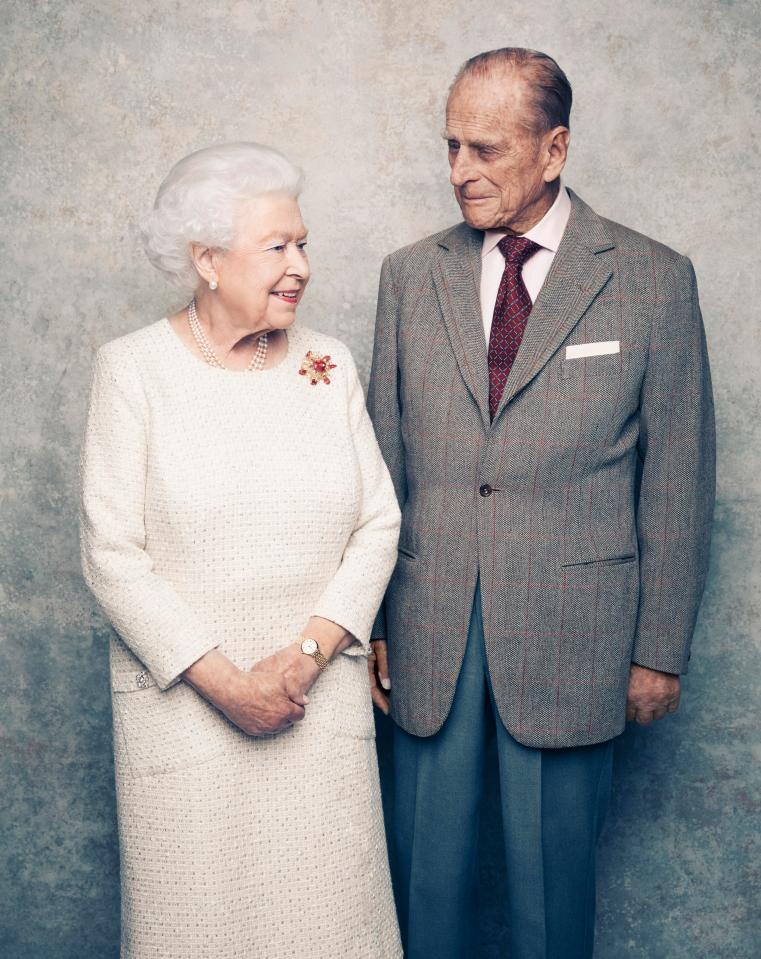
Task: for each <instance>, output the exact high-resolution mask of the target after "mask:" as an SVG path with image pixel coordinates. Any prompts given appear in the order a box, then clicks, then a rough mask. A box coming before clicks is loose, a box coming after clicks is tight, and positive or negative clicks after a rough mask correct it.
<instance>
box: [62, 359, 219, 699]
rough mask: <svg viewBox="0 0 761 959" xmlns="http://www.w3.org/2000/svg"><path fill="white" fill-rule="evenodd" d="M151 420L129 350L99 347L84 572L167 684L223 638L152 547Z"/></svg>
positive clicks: (84, 499) (83, 528)
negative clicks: (148, 511)
mask: <svg viewBox="0 0 761 959" xmlns="http://www.w3.org/2000/svg"><path fill="white" fill-rule="evenodd" d="M147 422H148V410H147V403H146V399H145V394H144V392H143V388H142V386H141V380H140V374H139V371H138V369H137V365H136V364H135V363H134V361H133V360H132V358H131V355H130V354H129V352H128V351H127V350H119V351H118V353H117V352H116V351H114V350H113V347H109V346H106V347H103V348H101V349H100V350H99V351H98V353H97V355H96V358H95V371H94V377H93V385H92V392H91V396H90V408H89V412H88V417H87V427H86V431H85V442H84V446H83V449H82V456H81V462H80V474H81V504H80V542H81V553H82V570H83V573H84V578H85V581H86V583H87V585H88V586H89V587H90V589H91V590H92V592H93V593H94V595H95V598H96V599H97V600H98V602H99V603H100V605H101V607H102V608H103V611H104V612H105V614H106V615H107V616H108V618H109V619H110V620H111V623H112V624H113V626H114V628H115V629H116V631H117V632H118V633H119V635H120V636H121V638H122V639H123V640H124V642H125V643H126V644H127V646H128V647H129V648H130V649H131V650H132V652H133V653H134V654H135V656H137V657H138V659H140V660H141V661H142V662H143V663H144V664H145V666H146V667H147V669H148V670H149V672H150V673H151V675H152V676H153V678H154V679H155V680H156V683H157V684H158V686H159V687H160V688H161V689H167V688H168V687H169V686H172V685H174V683H176V682H178V681H179V679H180V674H181V673H182V672H183V671H184V670H185V669H187V668H188V666H190V665H192V664H193V663H194V662H196V660H198V659H200V658H201V656H203V655H204V653H207V652H209V650H211V649H213V648H214V647H215V646H217V645H218V642H217V641H214V640H212V639H211V638H210V637H209V636H207V635H205V634H204V631H203V629H201V628H200V627H199V624H198V618H197V617H196V616H195V615H194V614H193V610H192V609H191V608H190V607H189V606H188V604H187V603H186V602H185V601H184V599H182V597H180V596H179V595H178V594H177V592H176V591H175V590H174V589H173V587H172V586H171V585H170V584H169V583H168V582H166V581H165V580H164V579H162V578H161V577H160V576H157V575H156V573H155V572H154V571H153V562H152V561H151V557H150V556H149V555H148V553H147V552H146V531H145V485H146V471H147V440H148V426H147Z"/></svg>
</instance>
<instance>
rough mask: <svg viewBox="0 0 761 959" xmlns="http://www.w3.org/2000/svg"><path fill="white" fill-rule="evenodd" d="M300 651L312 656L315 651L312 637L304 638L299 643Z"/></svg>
mask: <svg viewBox="0 0 761 959" xmlns="http://www.w3.org/2000/svg"><path fill="white" fill-rule="evenodd" d="M301 652H302V653H306V654H307V656H313V655H314V654H315V653H316V652H317V643H316V642H315V641H314V640H313V639H305V640H304V642H303V643H302V644H301Z"/></svg>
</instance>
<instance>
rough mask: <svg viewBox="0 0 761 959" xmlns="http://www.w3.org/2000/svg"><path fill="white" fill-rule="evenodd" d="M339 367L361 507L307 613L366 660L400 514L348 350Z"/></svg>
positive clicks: (393, 553)
mask: <svg viewBox="0 0 761 959" xmlns="http://www.w3.org/2000/svg"><path fill="white" fill-rule="evenodd" d="M343 362H344V363H345V364H346V367H347V370H348V376H347V380H348V398H347V402H348V427H347V428H348V429H349V430H350V433H351V437H352V441H353V443H354V449H355V453H356V458H357V462H358V464H359V471H360V483H361V494H360V508H359V514H358V516H357V520H356V524H355V526H354V530H353V532H352V534H351V536H350V538H349V541H348V543H347V544H346V547H345V549H344V553H343V557H342V559H341V565H340V566H339V567H338V570H337V571H336V573H335V575H334V576H333V577H332V579H331V580H330V582H329V583H328V584H327V586H326V588H325V590H324V591H323V593H322V595H321V596H320V599H319V600H318V602H317V606H316V607H315V608H314V609H313V610H312V614H313V615H314V616H322V617H324V618H325V619H329V620H331V621H332V622H334V623H339V624H340V625H341V626H343V628H344V629H346V630H347V631H348V632H350V633H351V634H352V635H353V636H354V637H355V638H356V639H357V640H359V643H360V645H359V646H358V645H357V644H353V645H352V646H349V647H348V649H346V650H344V653H345V654H348V655H350V656H351V655H366V654H367V653H369V651H370V635H371V627H372V623H373V618H374V617H375V614H376V612H377V610H378V607H379V605H380V602H381V600H382V598H383V594H384V592H385V590H386V586H387V585H388V581H389V579H390V578H391V573H392V572H393V570H394V565H395V563H396V555H397V553H396V545H397V542H398V540H399V524H400V514H399V507H398V505H397V502H396V496H395V495H394V487H393V485H392V483H391V478H390V476H389V474H388V469H387V468H386V464H385V463H384V462H383V457H382V456H381V452H380V449H379V448H378V443H377V440H376V438H375V433H374V432H373V426H372V423H371V422H370V417H369V416H368V414H367V407H366V406H365V396H364V393H363V391H362V384H361V383H360V381H359V377H358V375H357V370H356V367H355V366H354V361H353V359H352V357H351V355H350V353H349V351H348V350H347V351H346V352H345V355H344V360H343Z"/></svg>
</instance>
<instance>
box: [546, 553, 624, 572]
mask: <svg viewBox="0 0 761 959" xmlns="http://www.w3.org/2000/svg"><path fill="white" fill-rule="evenodd" d="M636 559H637V555H636V553H626V554H625V555H623V556H609V557H606V558H604V559H596V558H595V559H582V560H573V561H571V562H570V563H561V564H560V565H561V566H563V567H566V568H567V567H569V566H621V565H623V564H624V563H633V562H634V561H635V560H636Z"/></svg>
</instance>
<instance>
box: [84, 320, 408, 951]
mask: <svg viewBox="0 0 761 959" xmlns="http://www.w3.org/2000/svg"><path fill="white" fill-rule="evenodd" d="M288 340H289V347H288V354H287V356H286V358H285V360H284V361H283V362H282V363H281V364H280V365H279V366H277V367H273V368H272V369H269V370H264V371H262V372H259V373H237V372H233V371H227V370H219V369H214V368H212V367H210V366H208V365H206V364H204V363H203V362H202V361H201V360H199V359H197V358H196V357H195V356H193V354H191V353H190V352H189V351H188V350H187V348H186V347H185V345H184V344H183V343H182V342H181V341H180V339H179V338H178V336H177V334H176V333H175V332H174V330H173V329H172V327H171V326H170V324H169V321H168V320H166V319H164V320H161V321H159V322H158V323H154V324H152V325H151V326H147V327H144V328H143V329H141V330H138V331H137V332H135V333H131V334H129V335H127V336H124V337H122V338H120V339H118V340H115V341H113V342H111V343H108V344H107V345H106V346H104V347H102V348H101V349H100V350H99V351H98V354H97V357H96V363H95V376H94V382H93V388H92V396H91V401H90V412H89V417H88V425H87V431H86V440H85V445H84V450H83V456H82V489H83V496H82V551H83V567H84V573H85V578H86V580H87V583H88V585H89V586H90V588H91V589H92V591H93V592H94V594H95V596H96V597H97V599H98V601H99V602H100V604H101V606H102V607H103V609H104V610H105V612H106V614H107V615H108V617H109V618H110V620H111V622H112V623H113V626H114V628H115V633H114V635H113V638H112V641H111V681H112V690H113V716H114V752H115V761H116V777H117V802H118V819H119V838H120V846H121V876H122V953H121V954H122V957H125V959H281V957H282V959H285V957H289V959H291V957H309V959H337V957H347V959H385V957H399V956H401V946H400V944H399V933H398V928H397V923H396V915H395V911H394V904H393V899H392V893H391V884H390V879H389V871H388V861H387V856H386V845H385V838H384V830H383V817H382V809H381V801H380V790H379V783H378V767H377V759H376V754H375V741H374V726H373V716H372V703H371V700H370V694H369V687H368V681H367V660H366V654H367V651H368V643H369V637H370V629H371V624H372V622H373V617H374V615H375V612H376V610H377V607H378V606H379V604H380V601H381V597H382V595H383V592H384V590H385V587H386V584H387V581H388V579H389V577H390V575H391V572H392V569H393V566H394V564H395V561H396V543H397V537H398V531H399V510H398V507H397V503H396V498H395V496H394V491H393V487H392V484H391V480H390V478H389V475H388V471H387V469H386V466H385V464H384V462H383V459H382V457H381V454H380V451H379V449H378V446H377V443H376V441H375V436H374V433H373V430H372V426H371V424H370V420H369V418H368V416H367V412H366V410H365V404H364V397H363V394H362V388H361V385H360V382H359V379H358V377H357V373H356V370H355V367H354V363H353V361H352V358H351V356H350V354H349V351H348V350H347V349H346V347H345V346H343V345H342V344H341V343H339V342H338V341H337V340H334V339H332V338H331V337H328V336H325V335H324V334H321V333H317V332H314V331H312V330H309V329H307V328H305V327H301V326H298V325H296V326H294V327H292V328H291V329H290V330H289V331H288ZM307 351H312V353H313V354H316V355H324V354H329V355H330V356H331V358H332V359H331V362H332V363H334V364H335V369H333V370H331V371H330V377H329V378H330V383H327V382H323V381H322V380H320V381H319V382H318V383H317V384H316V385H312V384H311V383H310V380H309V377H307V376H303V375H300V374H299V369H300V366H301V364H302V361H303V360H304V358H305V354H306V353H307ZM311 615H318V616H324V617H326V618H327V619H330V620H333V621H334V622H336V623H340V624H341V625H342V626H344V627H345V628H346V629H348V630H349V631H350V632H351V633H353V634H354V636H355V637H357V640H358V642H357V643H355V644H354V645H353V646H352V647H350V648H349V649H348V650H347V651H346V652H344V653H341V654H339V655H338V656H336V657H335V658H334V659H333V661H332V662H331V664H330V665H329V666H328V668H327V669H326V670H325V672H324V673H323V674H322V675H321V676H320V677H319V679H318V680H317V682H316V684H315V685H314V687H313V688H312V690H311V691H310V700H311V702H310V705H309V706H307V713H306V718H305V719H304V720H303V721H302V722H300V723H298V724H296V725H295V726H293V727H291V728H289V729H288V730H286V731H284V732H282V733H279V734H277V735H275V736H270V737H258V738H255V737H249V736H246V735H245V734H243V733H242V732H240V731H239V730H238V729H237V727H235V726H234V725H233V724H232V723H230V722H228V721H227V719H225V717H224V716H222V714H221V713H219V712H218V711H217V710H216V709H215V708H214V707H213V706H211V705H210V704H209V703H208V702H206V700H204V699H203V698H202V697H201V696H200V695H199V694H198V693H196V692H195V691H194V690H193V689H192V688H191V687H190V686H188V685H187V684H186V683H184V682H183V681H182V680H180V679H179V676H180V674H181V673H182V671H183V670H184V669H186V668H187V667H188V666H189V665H191V663H193V662H195V661H196V660H197V659H198V658H199V657H200V656H202V655H203V654H204V653H206V652H207V651H208V650H210V649H213V648H219V649H220V650H222V651H223V652H224V653H225V654H226V655H227V656H228V657H229V658H230V659H231V660H232V661H233V662H234V663H236V664H237V665H238V666H239V667H241V668H242V669H248V668H250V667H251V666H252V665H253V664H254V663H255V662H257V660H259V659H261V658H262V657H264V656H267V655H268V654H270V653H272V652H274V651H275V650H276V649H278V648H281V647H282V646H284V645H286V644H287V643H290V642H293V641H294V640H295V639H297V637H298V636H299V634H300V632H301V631H302V630H303V628H304V626H305V624H306V622H307V619H308V618H309V616H311Z"/></svg>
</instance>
